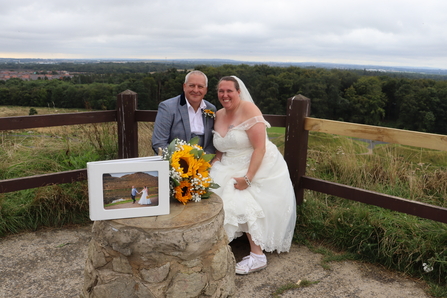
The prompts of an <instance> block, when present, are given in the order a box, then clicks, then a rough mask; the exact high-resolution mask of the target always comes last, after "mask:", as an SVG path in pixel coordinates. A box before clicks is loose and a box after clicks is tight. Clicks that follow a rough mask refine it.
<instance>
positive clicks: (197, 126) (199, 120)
mask: <svg viewBox="0 0 447 298" xmlns="http://www.w3.org/2000/svg"><path fill="white" fill-rule="evenodd" d="M186 104H187V105H188V115H189V125H190V126H191V133H192V134H196V135H203V134H204V133H205V128H204V126H203V117H202V114H203V110H204V109H206V104H205V102H204V101H203V100H202V102H201V103H200V107H199V108H198V109H197V112H196V111H194V108H193V107H192V105H190V104H189V102H188V101H186Z"/></svg>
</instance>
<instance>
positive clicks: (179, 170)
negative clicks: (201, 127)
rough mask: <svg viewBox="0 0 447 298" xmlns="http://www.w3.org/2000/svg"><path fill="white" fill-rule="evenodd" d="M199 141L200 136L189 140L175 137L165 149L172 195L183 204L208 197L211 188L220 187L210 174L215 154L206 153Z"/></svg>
mask: <svg viewBox="0 0 447 298" xmlns="http://www.w3.org/2000/svg"><path fill="white" fill-rule="evenodd" d="M198 141H199V138H198V137H196V138H193V139H191V140H190V141H189V142H186V141H183V140H180V139H174V140H173V141H172V142H171V144H169V146H168V147H167V148H165V149H164V150H163V159H164V160H168V161H169V188H170V195H171V197H172V198H175V199H177V200H178V201H179V202H181V203H183V204H186V203H187V202H188V201H191V200H192V201H194V202H199V201H200V200H201V199H206V198H208V197H209V196H210V195H211V191H210V189H211V188H218V187H219V185H217V184H215V183H214V182H213V179H212V178H211V176H210V175H209V170H210V168H211V164H210V161H211V160H212V159H213V157H214V154H206V153H205V152H204V151H203V149H202V147H201V146H199V145H198Z"/></svg>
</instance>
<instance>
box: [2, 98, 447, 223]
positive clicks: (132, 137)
mask: <svg viewBox="0 0 447 298" xmlns="http://www.w3.org/2000/svg"><path fill="white" fill-rule="evenodd" d="M137 97H138V96H137V94H136V93H135V92H132V91H130V90H126V91H124V92H122V93H120V94H118V96H117V109H116V110H112V111H98V112H83V113H68V114H58V115H34V116H23V117H4V118H0V130H15V129H29V128H37V127H51V126H62V125H77V124H89V123H103V122H117V126H118V142H119V143H118V156H119V158H132V157H138V122H154V121H155V117H156V115H157V111H143V110H137ZM309 115H310V100H309V99H308V98H306V97H304V96H302V95H297V96H294V97H292V98H289V99H288V102H287V113H286V115H264V117H265V119H266V120H267V121H268V122H270V124H271V125H272V126H276V127H285V128H286V133H285V145H284V159H285V160H286V162H287V164H288V167H289V171H290V177H291V179H292V182H293V184H294V188H295V194H296V199H297V203H298V204H301V203H302V201H303V198H304V190H305V189H309V190H313V191H317V192H321V193H325V194H328V195H333V196H337V197H341V198H345V199H349V200H353V201H358V202H362V203H366V204H370V205H375V206H379V207H383V208H387V209H390V210H394V211H398V212H403V213H407V214H411V215H415V216H418V217H421V218H427V219H431V220H435V221H439V222H443V223H447V208H443V207H438V206H434V205H430V204H425V203H420V202H416V201H411V200H407V199H404V198H399V197H395V196H390V195H385V194H381V193H378V192H373V191H368V190H364V189H360V188H356V187H351V186H347V185H342V184H339V183H335V182H330V181H325V180H321V179H317V178H312V177H308V176H306V175H305V174H306V164H307V163H306V159H307V147H308V135H309V131H318V132H324V133H329V134H336V135H343V136H349V137H355V138H364V139H370V140H374V141H383V142H387V143H396V144H402V145H410V146H416V147H423V148H429V149H436V150H444V151H447V136H444V135H436V134H429V133H420V132H412V131H406V130H399V129H392V128H384V127H378V126H371V125H361V124H353V123H346V122H339V121H331V120H325V119H317V118H311V117H309ZM86 179H87V170H86V169H79V170H73V171H65V172H58V173H51V174H45V175H37V176H31V177H23V178H14V179H7V180H0V193H6V192H12V191H18V190H24V189H30V188H35V187H42V186H45V185H50V184H61V183H71V182H74V181H82V180H86Z"/></svg>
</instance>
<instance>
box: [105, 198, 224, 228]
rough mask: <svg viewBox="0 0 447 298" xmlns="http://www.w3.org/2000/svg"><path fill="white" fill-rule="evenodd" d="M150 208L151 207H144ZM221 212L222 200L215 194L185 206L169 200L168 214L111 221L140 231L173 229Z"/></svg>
mask: <svg viewBox="0 0 447 298" xmlns="http://www.w3.org/2000/svg"><path fill="white" fill-rule="evenodd" d="M146 208H151V207H146ZM221 210H222V200H221V199H220V198H219V197H218V196H217V195H215V194H212V195H211V196H210V198H209V199H203V200H202V201H200V202H198V203H196V202H192V201H190V202H188V203H187V204H186V205H183V204H182V203H180V202H178V201H177V200H171V202H170V214H167V215H159V216H148V217H137V218H125V219H114V220H113V221H114V222H116V223H119V224H122V225H125V226H133V227H138V228H142V229H174V228H180V227H184V226H190V225H193V224H199V223H201V222H204V221H208V220H210V219H212V218H214V217H216V216H217V214H219V212H220V211H221Z"/></svg>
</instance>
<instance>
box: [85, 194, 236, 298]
mask: <svg viewBox="0 0 447 298" xmlns="http://www.w3.org/2000/svg"><path fill="white" fill-rule="evenodd" d="M146 208H150V207H146ZM223 220H224V211H223V206H222V201H221V199H220V198H219V197H218V196H216V195H212V196H211V198H209V199H206V200H202V201H200V202H198V203H194V202H190V203H188V204H186V205H183V204H181V203H178V202H176V201H175V202H171V204H170V214H169V215H162V216H152V217H140V218H129V219H116V220H107V221H96V222H95V223H94V224H93V228H92V231H93V235H92V240H91V242H90V244H89V248H88V257H87V260H86V265H85V270H84V286H83V289H82V296H83V297H84V298H99V297H104V298H106V297H107V298H114V297H116V298H118V297H120V298H121V297H128V298H132V297H154V298H155V297H156V298H159V297H166V298H182V297H185V298H188V297H229V296H231V295H233V294H234V292H235V269H234V268H235V260H234V255H233V253H232V251H231V248H230V246H229V245H228V239H227V236H226V234H225V231H224V229H223Z"/></svg>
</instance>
